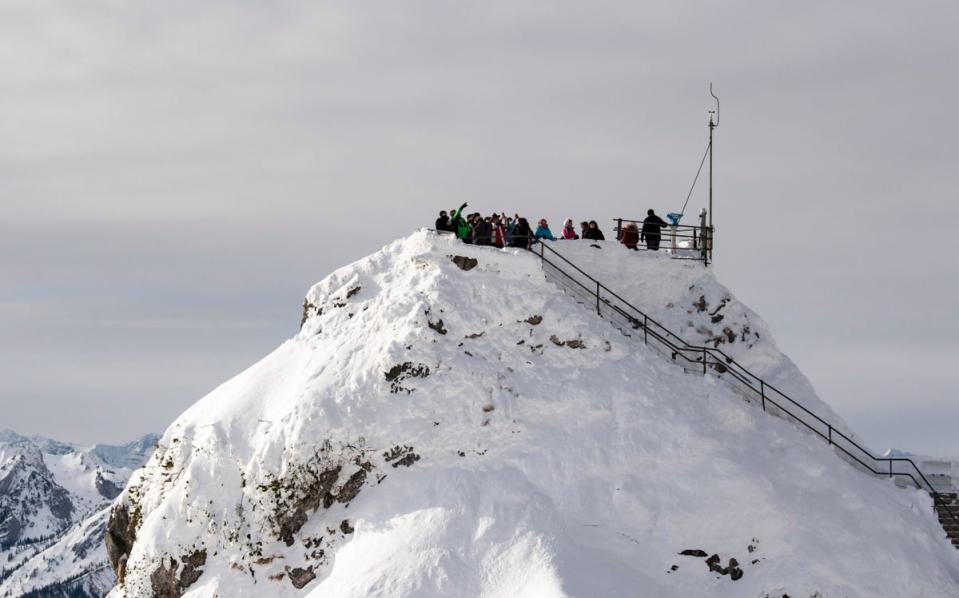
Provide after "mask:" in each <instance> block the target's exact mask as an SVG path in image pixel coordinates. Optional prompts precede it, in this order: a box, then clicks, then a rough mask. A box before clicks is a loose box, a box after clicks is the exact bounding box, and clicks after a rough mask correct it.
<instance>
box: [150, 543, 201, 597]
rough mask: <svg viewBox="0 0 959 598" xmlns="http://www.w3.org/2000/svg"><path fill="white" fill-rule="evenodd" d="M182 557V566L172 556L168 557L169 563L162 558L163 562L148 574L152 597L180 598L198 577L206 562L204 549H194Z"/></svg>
mask: <svg viewBox="0 0 959 598" xmlns="http://www.w3.org/2000/svg"><path fill="white" fill-rule="evenodd" d="M182 558H183V566H182V567H180V566H179V563H177V560H176V559H174V558H170V560H169V563H167V562H166V559H164V562H162V563H160V566H159V567H158V568H157V569H156V570H155V571H154V572H153V573H151V574H150V586H151V587H152V588H153V597H154V598H180V596H182V595H183V593H184V592H185V591H186V590H187V588H189V587H190V586H191V585H193V583H194V582H195V581H196V580H198V579H200V576H201V575H202V574H203V571H202V569H201V567H203V565H205V564H206V551H205V550H196V551H194V552H191V553H190V554H188V555H186V556H184V557H182ZM168 565H169V566H168ZM178 569H179V572H180V574H179V575H177V570H178Z"/></svg>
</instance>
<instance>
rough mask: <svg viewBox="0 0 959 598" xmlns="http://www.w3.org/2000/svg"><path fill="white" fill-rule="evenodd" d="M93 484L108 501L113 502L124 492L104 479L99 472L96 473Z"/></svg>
mask: <svg viewBox="0 0 959 598" xmlns="http://www.w3.org/2000/svg"><path fill="white" fill-rule="evenodd" d="M93 484H94V486H95V487H96V489H97V492H98V493H99V494H100V496H102V497H103V498H106V499H108V500H113V499H114V498H116V497H118V496H120V492H122V491H123V489H122V488H120V487H119V486H117V485H116V484H114V483H113V482H112V481H110V480H108V479H106V478H105V477H103V474H102V473H101V472H100V471H99V470H98V471H97V473H96V477H95V478H94V480H93Z"/></svg>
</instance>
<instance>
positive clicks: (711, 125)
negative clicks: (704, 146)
mask: <svg viewBox="0 0 959 598" xmlns="http://www.w3.org/2000/svg"><path fill="white" fill-rule="evenodd" d="M709 95H711V96H713V99H714V100H716V109H715V110H710V111H709V237H710V239H712V236H713V129H715V128H716V127H718V126H719V98H717V97H716V94H714V93H713V84H712V82H710V83H709ZM713 117H715V119H714V118H713Z"/></svg>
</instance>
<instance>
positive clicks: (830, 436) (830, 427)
mask: <svg viewBox="0 0 959 598" xmlns="http://www.w3.org/2000/svg"><path fill="white" fill-rule="evenodd" d="M827 425H829V446H832V424H827Z"/></svg>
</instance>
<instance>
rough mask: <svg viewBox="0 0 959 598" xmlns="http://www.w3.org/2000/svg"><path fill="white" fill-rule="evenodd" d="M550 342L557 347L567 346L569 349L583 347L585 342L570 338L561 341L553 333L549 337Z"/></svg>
mask: <svg viewBox="0 0 959 598" xmlns="http://www.w3.org/2000/svg"><path fill="white" fill-rule="evenodd" d="M549 340H550V342H552V343H553V344H554V345H556V346H557V347H569V348H570V349H585V348H586V343H584V342H583V341H581V340H580V339H572V340H568V341H561V340H559V337H558V336H556V335H555V334H554V335H552V336H550V337H549Z"/></svg>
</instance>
